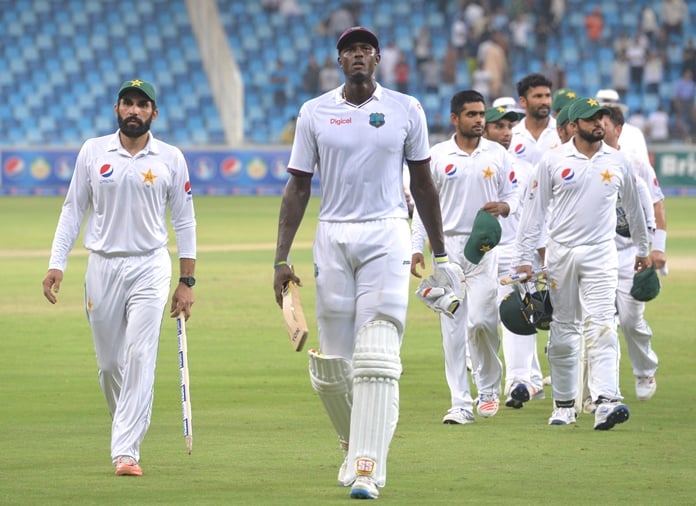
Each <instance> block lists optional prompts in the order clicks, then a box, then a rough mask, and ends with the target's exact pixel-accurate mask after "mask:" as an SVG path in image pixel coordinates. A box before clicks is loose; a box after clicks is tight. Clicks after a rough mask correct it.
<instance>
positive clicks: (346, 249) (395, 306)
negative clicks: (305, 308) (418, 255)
mask: <svg viewBox="0 0 696 506" xmlns="http://www.w3.org/2000/svg"><path fill="white" fill-rule="evenodd" d="M313 255H314V270H315V272H314V277H315V281H316V289H317V291H316V310H317V324H318V331H319V349H320V350H321V352H322V353H324V354H326V355H338V356H339V357H342V358H345V359H346V360H350V361H352V360H353V349H354V347H355V336H356V335H357V333H358V330H360V328H361V327H362V326H363V325H365V324H366V323H368V322H371V321H373V320H385V321H389V322H392V323H393V324H394V325H395V326H396V330H397V332H398V333H399V341H401V339H402V338H403V334H404V327H405V323H406V310H407V308H408V299H409V282H410V276H411V232H410V228H409V225H408V221H407V220H406V219H400V218H389V219H384V220H375V221H368V222H360V223H336V222H322V221H320V222H319V225H318V226H317V232H316V235H315V238H314V247H313Z"/></svg>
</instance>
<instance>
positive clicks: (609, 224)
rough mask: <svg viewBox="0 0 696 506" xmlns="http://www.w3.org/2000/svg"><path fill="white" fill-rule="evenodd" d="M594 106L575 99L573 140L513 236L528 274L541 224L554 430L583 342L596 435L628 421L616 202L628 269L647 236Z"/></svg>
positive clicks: (625, 167)
mask: <svg viewBox="0 0 696 506" xmlns="http://www.w3.org/2000/svg"><path fill="white" fill-rule="evenodd" d="M608 113H609V111H608V110H607V109H606V108H603V107H601V106H600V105H599V104H598V103H597V101H596V100H594V99H591V98H588V99H586V100H581V101H577V102H575V103H573V105H572V106H570V109H569V111H568V118H569V121H571V122H573V123H575V127H576V134H575V136H574V137H573V138H572V139H571V141H569V142H567V143H565V144H563V145H562V146H560V147H559V148H558V149H554V150H552V151H550V152H549V153H547V154H546V155H545V156H544V157H543V158H542V159H541V161H540V162H539V163H538V165H537V181H536V182H534V183H533V185H532V188H533V189H532V191H531V192H530V194H529V197H528V200H527V202H526V203H525V205H524V209H523V211H522V219H521V222H520V228H519V232H518V249H519V257H518V262H517V263H518V266H519V267H518V269H517V271H518V272H525V273H526V274H528V275H531V266H532V258H533V253H534V250H535V249H536V246H537V244H538V238H539V235H540V234H541V232H542V228H543V227H544V226H547V229H548V237H549V238H548V242H547V250H546V257H547V263H548V279H549V290H550V297H551V302H552V304H553V319H552V322H551V326H550V330H549V346H548V358H549V363H550V365H551V382H552V388H553V398H554V403H555V409H554V411H553V413H552V415H551V418H550V419H549V424H551V425H566V424H570V423H575V420H576V416H577V413H576V410H575V407H574V405H575V399H576V397H577V393H578V381H577V379H578V377H579V373H578V367H579V366H580V361H579V352H580V344H581V339H582V338H583V335H584V337H585V342H586V344H587V360H588V368H589V369H590V373H588V377H589V388H590V393H591V395H592V399H593V401H595V403H597V409H596V411H595V429H597V430H607V429H611V428H612V427H614V426H615V425H616V424H617V423H622V422H625V421H626V420H627V419H628V417H629V411H628V407H627V406H626V405H625V404H623V403H622V402H621V394H620V390H619V378H618V359H619V352H618V334H617V327H616V320H615V318H614V316H615V312H616V307H615V301H616V288H617V283H618V255H617V252H616V244H615V242H614V236H615V234H616V202H617V198H618V197H619V196H620V197H621V199H622V203H623V205H624V207H625V209H626V216H627V219H628V221H629V225H630V228H631V234H632V236H633V238H634V241H635V244H636V248H637V253H636V258H635V262H634V268H635V270H637V271H640V270H643V269H644V268H646V267H648V266H649V262H650V260H649V257H648V232H647V226H646V223H645V217H644V214H643V210H642V208H641V206H640V201H639V198H638V193H637V191H636V187H635V183H634V179H633V177H634V176H633V174H632V173H631V169H630V164H629V162H628V160H627V159H626V157H625V156H624V155H623V154H622V153H621V152H619V151H617V150H615V149H613V148H611V147H609V146H607V145H606V144H605V143H604V142H602V139H603V137H604V126H603V116H604V115H605V114H608Z"/></svg>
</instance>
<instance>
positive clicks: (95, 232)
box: [43, 79, 196, 476]
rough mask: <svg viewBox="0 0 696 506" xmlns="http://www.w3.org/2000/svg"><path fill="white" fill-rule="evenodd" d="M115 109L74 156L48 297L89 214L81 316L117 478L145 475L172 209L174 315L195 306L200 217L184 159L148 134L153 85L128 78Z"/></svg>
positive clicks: (45, 288) (154, 111)
mask: <svg viewBox="0 0 696 506" xmlns="http://www.w3.org/2000/svg"><path fill="white" fill-rule="evenodd" d="M114 113H115V115H116V118H117V120H118V125H119V130H118V131H117V132H116V133H114V134H111V135H107V136H104V137H98V138H93V139H89V140H87V141H86V142H85V143H84V145H83V146H82V149H80V152H79V154H78V156H77V162H76V164H75V170H74V173H73V176H72V180H71V182H70V187H69V189H68V193H67V195H66V198H65V202H64V204H63V209H62V211H61V214H60V219H59V221H58V227H57V229H56V232H55V237H54V239H53V246H52V248H51V258H50V261H49V266H48V273H47V274H46V277H45V279H44V280H43V292H44V296H45V297H46V298H47V299H48V300H49V301H50V302H51V303H53V304H55V303H56V302H57V299H56V295H55V294H56V293H58V291H59V289H60V285H61V282H62V280H63V273H64V272H65V269H66V266H67V261H68V255H69V253H70V251H71V250H72V247H73V245H74V243H75V241H76V240H77V237H78V236H79V233H80V227H81V225H82V221H83V217H84V216H85V214H87V224H86V226H85V234H84V245H85V248H87V249H88V250H89V251H90V255H89V259H88V263H87V273H86V277H85V311H86V313H87V320H88V322H89V325H90V328H91V330H92V335H93V337H94V348H95V351H96V356H97V366H98V372H99V383H100V385H101V389H102V392H103V393H104V397H105V398H106V404H107V406H108V409H109V413H110V415H111V418H112V427H111V459H112V462H113V464H114V465H115V467H116V474H117V475H132V476H140V475H142V468H141V467H140V465H139V463H138V461H139V459H140V445H141V443H142V441H143V439H144V437H145V434H146V432H147V430H148V427H149V425H150V416H151V411H152V401H153V388H154V381H155V363H156V359H157V348H158V344H159V335H160V328H161V325H162V315H163V312H164V309H165V305H166V302H167V298H168V296H169V289H170V280H171V271H172V265H171V259H170V256H169V251H168V250H167V243H168V239H169V234H168V230H167V221H166V210H167V206H169V209H170V211H171V225H172V227H173V229H174V232H175V234H176V242H177V247H178V254H179V271H180V280H179V284H178V285H177V287H176V289H175V291H174V294H173V296H172V303H171V308H170V312H171V316H172V317H176V316H177V315H179V313H181V312H184V314H185V316H186V318H187V319H188V317H189V316H190V310H191V305H192V304H193V302H194V297H193V290H192V287H193V285H194V284H195V279H194V278H193V275H194V269H195V258H196V221H195V215H194V208H193V200H192V193H191V185H190V183H189V175H188V168H187V166H186V161H185V159H184V156H183V154H182V153H181V151H180V150H179V149H178V148H176V147H174V146H171V145H169V144H166V143H164V142H162V141H158V140H157V139H155V138H154V137H153V135H152V134H151V133H150V131H149V130H150V125H151V123H152V121H154V120H155V119H156V118H157V114H158V109H157V105H156V92H155V88H154V86H153V85H152V84H150V83H148V82H145V81H141V80H139V79H134V80H131V81H126V82H124V83H123V85H122V86H121V88H120V90H119V92H118V99H117V103H116V105H115V106H114Z"/></svg>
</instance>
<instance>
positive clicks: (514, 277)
mask: <svg viewBox="0 0 696 506" xmlns="http://www.w3.org/2000/svg"><path fill="white" fill-rule="evenodd" d="M545 275H546V267H540V268H538V269H534V270H533V271H532V277H534V276H536V277H543V276H545ZM526 279H527V275H526V274H525V273H524V272H522V273H520V274H511V275H510V276H505V277H503V278H500V280H499V281H500V284H501V285H510V284H512V283H521V282H522V281H525V280H526Z"/></svg>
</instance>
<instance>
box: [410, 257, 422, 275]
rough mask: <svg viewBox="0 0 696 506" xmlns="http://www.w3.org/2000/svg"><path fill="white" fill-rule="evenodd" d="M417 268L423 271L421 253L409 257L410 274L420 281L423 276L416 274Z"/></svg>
mask: <svg viewBox="0 0 696 506" xmlns="http://www.w3.org/2000/svg"><path fill="white" fill-rule="evenodd" d="M418 266H420V268H421V269H425V257H424V256H423V253H414V254H413V255H411V274H413V275H414V276H415V277H417V278H419V279H420V278H422V277H423V276H421V274H420V272H418Z"/></svg>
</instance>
